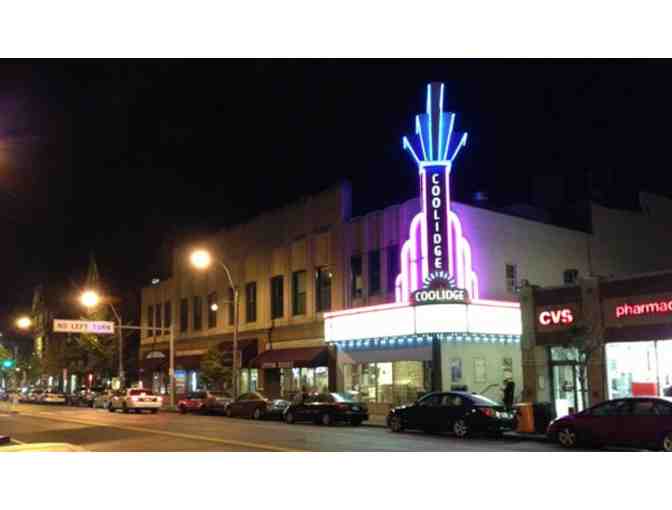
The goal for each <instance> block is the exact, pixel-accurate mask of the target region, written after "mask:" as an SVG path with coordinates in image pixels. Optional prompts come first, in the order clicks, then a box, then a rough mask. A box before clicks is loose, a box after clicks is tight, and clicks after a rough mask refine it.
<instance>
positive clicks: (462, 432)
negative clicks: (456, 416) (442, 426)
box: [453, 420, 469, 439]
mask: <svg viewBox="0 0 672 510" xmlns="http://www.w3.org/2000/svg"><path fill="white" fill-rule="evenodd" d="M453 434H455V435H456V436H457V437H458V438H460V439H463V438H465V437H467V436H468V435H469V425H467V422H466V421H464V420H456V421H455V423H453Z"/></svg>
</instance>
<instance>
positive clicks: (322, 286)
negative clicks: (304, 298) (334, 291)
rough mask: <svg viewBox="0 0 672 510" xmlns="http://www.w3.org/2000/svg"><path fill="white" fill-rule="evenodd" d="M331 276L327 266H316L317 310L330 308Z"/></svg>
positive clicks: (323, 310) (326, 310) (324, 310)
mask: <svg viewBox="0 0 672 510" xmlns="http://www.w3.org/2000/svg"><path fill="white" fill-rule="evenodd" d="M331 278H332V274H331V271H330V270H329V268H328V267H326V266H325V267H318V268H317V271H316V272H315V287H316V289H315V290H316V292H315V306H316V310H317V311H318V312H328V311H329V310H331Z"/></svg>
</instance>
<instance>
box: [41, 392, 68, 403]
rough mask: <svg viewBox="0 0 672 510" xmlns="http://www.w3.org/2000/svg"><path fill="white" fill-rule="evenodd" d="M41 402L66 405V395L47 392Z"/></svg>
mask: <svg viewBox="0 0 672 510" xmlns="http://www.w3.org/2000/svg"><path fill="white" fill-rule="evenodd" d="M40 402H41V403H43V404H65V395H64V394H63V393H60V392H58V391H45V392H44V394H43V395H42V398H41V399H40Z"/></svg>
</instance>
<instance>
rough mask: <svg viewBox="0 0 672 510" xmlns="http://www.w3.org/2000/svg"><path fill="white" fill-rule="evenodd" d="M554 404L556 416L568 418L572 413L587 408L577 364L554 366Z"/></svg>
mask: <svg viewBox="0 0 672 510" xmlns="http://www.w3.org/2000/svg"><path fill="white" fill-rule="evenodd" d="M551 369H552V372H553V373H552V381H553V404H554V406H555V413H556V416H558V417H560V416H566V415H568V414H570V412H579V411H581V410H583V408H584V407H585V405H584V402H583V393H584V392H583V388H581V382H580V379H579V374H578V367H577V366H576V364H575V363H562V364H553V365H552V368H551Z"/></svg>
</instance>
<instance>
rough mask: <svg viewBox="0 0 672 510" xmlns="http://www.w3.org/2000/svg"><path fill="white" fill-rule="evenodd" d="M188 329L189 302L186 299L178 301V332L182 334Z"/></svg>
mask: <svg viewBox="0 0 672 510" xmlns="http://www.w3.org/2000/svg"><path fill="white" fill-rule="evenodd" d="M187 329H189V301H188V300H187V298H184V299H180V331H181V332H182V333H184V332H185V331H186V330H187Z"/></svg>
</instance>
